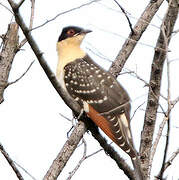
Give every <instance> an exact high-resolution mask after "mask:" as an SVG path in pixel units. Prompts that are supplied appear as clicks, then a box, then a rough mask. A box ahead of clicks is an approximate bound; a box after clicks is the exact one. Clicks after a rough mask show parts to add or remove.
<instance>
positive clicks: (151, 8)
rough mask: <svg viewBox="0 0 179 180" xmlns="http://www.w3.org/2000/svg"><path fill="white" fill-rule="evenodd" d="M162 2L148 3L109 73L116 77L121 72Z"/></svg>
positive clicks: (160, 0) (158, 0)
mask: <svg viewBox="0 0 179 180" xmlns="http://www.w3.org/2000/svg"><path fill="white" fill-rule="evenodd" d="M162 2H163V0H156V1H150V3H149V4H148V6H147V7H146V9H145V10H144V12H143V14H142V15H141V17H140V19H139V20H138V22H137V23H136V25H135V27H134V29H133V30H134V33H132V32H131V33H130V35H129V37H128V38H127V40H126V41H125V43H124V45H123V46H122V49H121V50H120V51H119V54H118V55H117V57H116V60H115V61H114V62H113V63H112V65H111V67H110V70H109V71H110V72H111V73H112V74H113V75H114V76H115V77H117V76H118V75H119V73H120V72H121V70H122V68H123V66H124V64H125V62H126V61H127V59H128V57H129V56H130V54H131V53H132V51H133V49H134V48H135V46H136V44H137V42H138V40H139V39H140V38H141V36H142V34H143V32H144V31H145V30H146V28H147V27H148V25H149V23H150V22H151V20H152V18H153V16H154V15H155V13H156V12H157V10H158V9H159V7H160V5H161V4H162Z"/></svg>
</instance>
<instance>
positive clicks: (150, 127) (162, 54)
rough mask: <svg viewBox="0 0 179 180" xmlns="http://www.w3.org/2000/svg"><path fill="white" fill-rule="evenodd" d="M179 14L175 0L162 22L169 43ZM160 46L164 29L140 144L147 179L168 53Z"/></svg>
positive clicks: (154, 68)
mask: <svg viewBox="0 0 179 180" xmlns="http://www.w3.org/2000/svg"><path fill="white" fill-rule="evenodd" d="M177 15H178V3H177V2H176V0H173V1H172V3H171V4H170V5H169V7H168V10H167V13H166V15H165V18H164V20H163V23H162V26H164V29H165V34H166V37H167V39H168V42H167V44H169V42H170V38H171V34H172V31H173V27H174V24H175V22H176V19H177ZM161 29H162V28H161ZM158 47H159V48H162V49H166V44H165V42H164V36H163V32H162V30H161V32H160V35H159V38H158V41H157V44H156V49H155V53H154V58H153V63H152V67H151V76H150V83H149V84H150V87H151V88H149V94H148V103H147V108H146V113H145V119H144V126H143V131H142V135H141V146H140V156H141V165H142V169H143V172H144V175H145V178H146V179H147V178H149V177H148V170H149V160H150V155H151V147H152V140H153V133H154V128H155V122H156V117H157V109H158V106H159V96H160V87H161V78H162V71H163V64H164V61H165V58H166V53H167V51H160V50H159V49H158Z"/></svg>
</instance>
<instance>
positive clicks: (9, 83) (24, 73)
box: [6, 61, 34, 88]
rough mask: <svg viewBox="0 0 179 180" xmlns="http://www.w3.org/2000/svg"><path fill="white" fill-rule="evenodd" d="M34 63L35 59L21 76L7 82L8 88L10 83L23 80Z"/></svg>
mask: <svg viewBox="0 0 179 180" xmlns="http://www.w3.org/2000/svg"><path fill="white" fill-rule="evenodd" d="M33 63H34V61H32V62H31V63H30V65H29V66H28V68H27V70H26V71H25V72H24V73H23V74H22V75H21V76H20V77H19V78H17V79H16V80H15V81H12V82H9V83H8V84H7V86H6V88H7V87H8V86H9V85H12V84H14V83H16V82H18V81H19V80H21V79H22V78H23V77H24V76H25V75H26V73H27V72H28V71H29V69H30V68H31V66H32V64H33Z"/></svg>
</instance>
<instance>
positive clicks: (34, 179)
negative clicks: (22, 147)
mask: <svg viewBox="0 0 179 180" xmlns="http://www.w3.org/2000/svg"><path fill="white" fill-rule="evenodd" d="M14 164H16V166H18V167H19V168H21V169H22V170H23V171H24V172H25V173H26V174H27V175H28V176H29V177H30V178H32V179H33V180H37V179H36V178H35V177H34V176H32V175H31V174H30V173H29V172H28V171H27V170H26V169H25V168H23V167H22V166H21V165H20V164H18V163H17V162H16V161H14Z"/></svg>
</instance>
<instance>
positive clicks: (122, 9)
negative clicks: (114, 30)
mask: <svg viewBox="0 0 179 180" xmlns="http://www.w3.org/2000/svg"><path fill="white" fill-rule="evenodd" d="M113 1H114V2H115V3H116V4H117V5H118V6H119V7H120V9H121V11H122V12H123V13H124V15H125V16H126V18H127V21H128V23H129V27H130V29H131V33H132V34H133V33H134V30H133V29H132V24H131V22H130V19H129V17H128V16H127V13H126V11H125V10H124V8H123V7H122V6H121V5H120V4H119V3H118V2H117V1H116V0H113Z"/></svg>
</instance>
